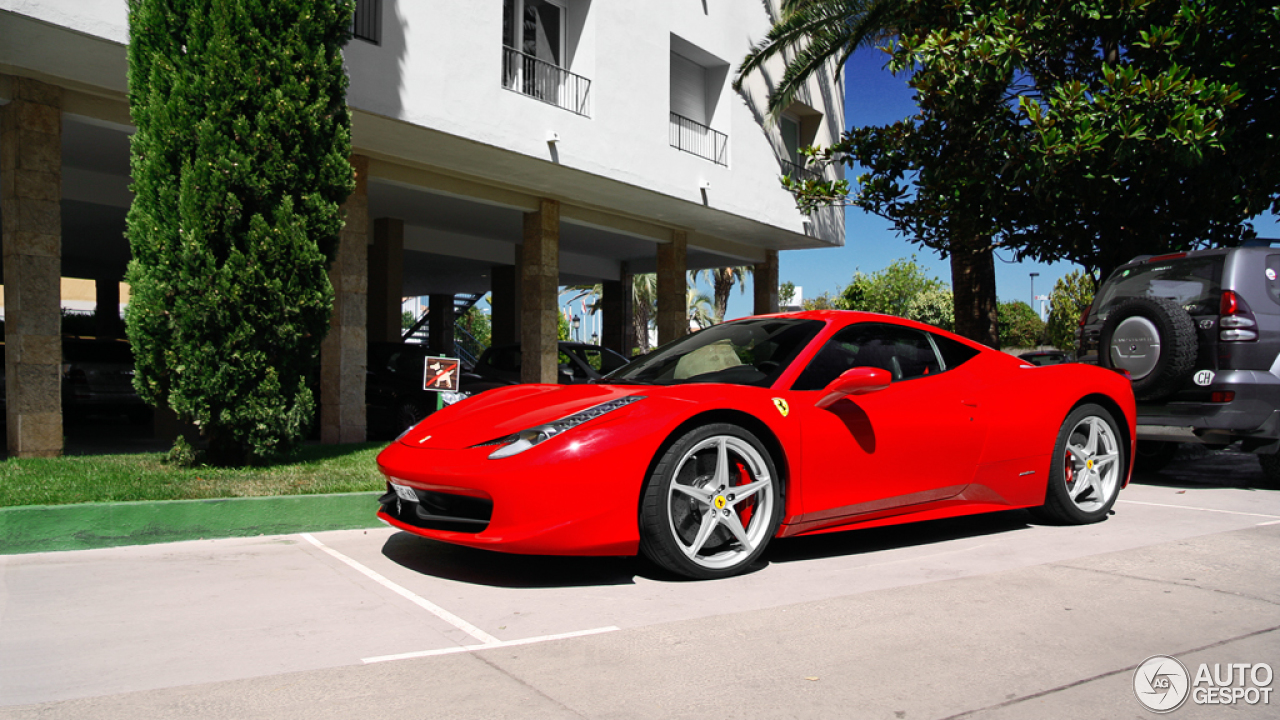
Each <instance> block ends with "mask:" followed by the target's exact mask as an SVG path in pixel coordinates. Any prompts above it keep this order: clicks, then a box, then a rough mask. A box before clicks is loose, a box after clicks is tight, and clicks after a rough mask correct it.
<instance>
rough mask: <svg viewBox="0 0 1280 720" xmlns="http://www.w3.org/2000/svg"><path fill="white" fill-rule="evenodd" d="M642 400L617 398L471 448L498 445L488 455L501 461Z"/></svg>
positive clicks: (637, 398)
mask: <svg viewBox="0 0 1280 720" xmlns="http://www.w3.org/2000/svg"><path fill="white" fill-rule="evenodd" d="M644 398H645V396H644V395H630V396H627V397H624V398H618V399H617V400H610V401H609V402H606V403H600V404H599V405H595V406H593V407H589V408H587V409H586V410H583V411H581V412H576V413H574V414H572V415H566V416H565V417H562V418H560V419H559V420H554V421H552V422H549V423H546V424H543V425H536V426H534V427H531V428H528V429H526V430H521V431H520V432H518V433H516V434H514V435H507V436H506V437H501V438H498V439H497V440H490V441H489V442H484V443H480V444H479V445H475V446H473V447H488V446H492V445H500V446H501V447H499V448H498V449H497V450H494V451H493V452H492V453H490V454H489V459H490V460H501V459H502V458H505V457H511V456H512V455H519V454H520V453H522V452H524V451H525V450H528V449H529V448H531V447H533V446H534V445H540V444H542V443H544V442H546V441H547V440H550V439H551V438H553V437H555V436H556V435H559V434H560V433H562V432H564V431H566V430H569V429H571V428H575V427H577V426H579V425H581V424H582V423H584V422H586V421H588V420H592V419H594V418H598V417H600V416H601V415H604V414H605V413H607V412H613V411H614V410H617V409H618V408H620V407H623V406H625V405H630V404H631V403H633V402H635V401H637V400H643V399H644Z"/></svg>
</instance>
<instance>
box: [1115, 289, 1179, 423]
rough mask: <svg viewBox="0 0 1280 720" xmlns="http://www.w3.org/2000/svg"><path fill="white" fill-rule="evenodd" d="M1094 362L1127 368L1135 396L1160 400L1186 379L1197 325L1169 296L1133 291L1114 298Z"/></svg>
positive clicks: (1175, 389)
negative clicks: (1132, 294) (1120, 298)
mask: <svg viewBox="0 0 1280 720" xmlns="http://www.w3.org/2000/svg"><path fill="white" fill-rule="evenodd" d="M1099 340H1100V342H1099V345H1098V363H1099V364H1100V365H1102V367H1105V368H1111V369H1120V370H1127V371H1128V372H1129V376H1130V379H1131V380H1132V381H1133V394H1134V397H1136V398H1137V399H1139V400H1159V399H1161V398H1165V397H1168V396H1169V395H1172V394H1173V393H1175V392H1177V391H1178V390H1180V389H1182V387H1183V386H1185V385H1186V382H1187V380H1188V379H1189V378H1190V376H1191V372H1192V370H1194V369H1195V362H1196V344H1197V337H1196V326H1195V323H1194V322H1193V321H1192V320H1191V316H1190V315H1188V314H1187V311H1186V310H1183V309H1182V306H1181V305H1179V304H1178V303H1176V302H1174V301H1173V300H1170V299H1168V298H1161V297H1134V298H1129V299H1128V300H1124V301H1122V302H1120V303H1119V304H1117V305H1116V306H1115V308H1114V309H1112V311H1111V313H1110V314H1109V315H1108V316H1107V321H1106V322H1105V323H1103V325H1102V335H1101V337H1100V338H1099Z"/></svg>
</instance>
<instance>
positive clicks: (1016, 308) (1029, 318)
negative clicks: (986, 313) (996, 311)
mask: <svg viewBox="0 0 1280 720" xmlns="http://www.w3.org/2000/svg"><path fill="white" fill-rule="evenodd" d="M1043 338H1044V322H1043V321H1042V320H1041V319H1040V316H1039V315H1037V314H1036V311H1035V310H1033V309H1032V308H1031V306H1030V305H1028V304H1026V303H1024V302H1022V301H1021V300H1016V301H1014V302H1003V303H1000V347H1002V348H1030V347H1036V346H1038V345H1040V344H1041V340H1042V339H1043Z"/></svg>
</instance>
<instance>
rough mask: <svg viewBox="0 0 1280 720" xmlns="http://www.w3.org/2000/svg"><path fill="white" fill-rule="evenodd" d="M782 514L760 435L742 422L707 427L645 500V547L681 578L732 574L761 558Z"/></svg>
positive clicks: (654, 480) (655, 479)
mask: <svg viewBox="0 0 1280 720" xmlns="http://www.w3.org/2000/svg"><path fill="white" fill-rule="evenodd" d="M735 488H750V489H749V490H747V492H742V491H738V492H735V491H734V489H735ZM781 519H782V486H781V481H780V480H779V478H778V473H777V469H776V468H775V467H774V463H773V458H771V457H770V456H769V452H768V451H767V450H766V449H765V447H764V445H763V444H761V442H760V440H759V439H757V438H756V436H755V435H753V434H751V433H750V432H748V431H747V430H745V429H743V428H741V427H738V426H737V425H730V424H727V423H717V424H714V425H704V426H702V427H699V428H695V429H693V430H690V431H689V432H688V433H686V434H685V435H683V436H682V437H680V438H679V439H677V440H676V442H675V443H673V444H672V445H671V446H670V447H669V448H667V450H666V452H664V453H663V455H662V457H661V458H660V459H659V461H658V464H657V465H655V466H654V469H653V473H652V474H651V475H650V476H649V479H648V482H647V483H646V485H645V489H644V493H643V494H642V495H641V498H640V551H641V553H642V554H643V555H644V556H645V557H647V558H648V559H649V560H650V561H652V562H653V563H654V564H656V565H658V566H659V567H662V568H664V569H666V570H669V571H671V572H673V573H675V574H677V575H683V576H685V577H689V578H694V579H697V580H709V579H714V578H722V577H729V576H731V575H737V574H740V573H742V572H744V571H746V570H747V569H748V568H749V567H750V566H751V565H752V564H753V563H755V562H756V560H758V559H759V558H760V555H761V554H762V553H764V550H765V547H767V546H768V544H769V540H770V539H772V538H773V536H774V534H775V533H776V532H777V531H778V523H779V522H781ZM735 523H736V532H735V525H734V524H735Z"/></svg>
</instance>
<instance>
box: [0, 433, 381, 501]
mask: <svg viewBox="0 0 1280 720" xmlns="http://www.w3.org/2000/svg"><path fill="white" fill-rule="evenodd" d="M384 447H386V443H381V442H373V443H356V444H349V445H305V446H303V447H302V448H301V449H300V450H299V451H298V452H297V453H296V454H294V455H291V456H289V457H287V458H284V459H282V460H280V461H278V462H276V463H273V464H271V465H264V466H261V467H251V468H213V467H194V468H179V467H174V466H173V465H167V464H165V463H164V462H162V460H163V459H164V454H163V453H154V454H152V453H146V454H136V455H80V456H66V457H60V458H48V459H45V458H22V459H15V458H11V459H9V460H5V461H3V462H0V507H14V506H19V505H71V504H75V503H91V502H136V501H145V500H207V499H212V498H233V497H267V496H273V495H319V494H326V493H346V492H366V491H381V490H383V489H384V488H385V487H386V485H385V481H384V480H383V478H382V475H381V474H380V473H379V472H378V466H377V463H375V462H374V458H376V457H377V455H378V452H379V451H380V450H381V449H382V448H384Z"/></svg>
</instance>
